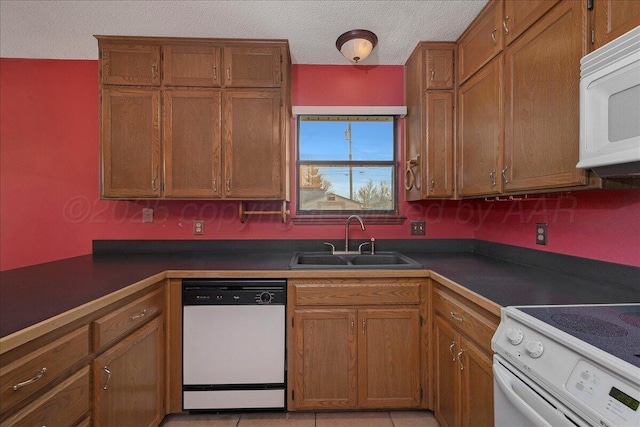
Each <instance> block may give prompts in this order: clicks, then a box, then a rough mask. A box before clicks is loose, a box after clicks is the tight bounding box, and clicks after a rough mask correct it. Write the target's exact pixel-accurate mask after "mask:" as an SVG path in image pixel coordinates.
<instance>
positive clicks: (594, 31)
mask: <svg viewBox="0 0 640 427" xmlns="http://www.w3.org/2000/svg"><path fill="white" fill-rule="evenodd" d="M595 42H596V30H591V44H595Z"/></svg>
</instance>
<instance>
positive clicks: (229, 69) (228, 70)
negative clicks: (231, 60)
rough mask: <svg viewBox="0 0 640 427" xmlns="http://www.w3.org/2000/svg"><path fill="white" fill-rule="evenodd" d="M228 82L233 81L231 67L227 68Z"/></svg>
mask: <svg viewBox="0 0 640 427" xmlns="http://www.w3.org/2000/svg"><path fill="white" fill-rule="evenodd" d="M227 80H231V67H227Z"/></svg>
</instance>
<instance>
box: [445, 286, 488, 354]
mask: <svg viewBox="0 0 640 427" xmlns="http://www.w3.org/2000/svg"><path fill="white" fill-rule="evenodd" d="M470 304H472V303H470ZM470 304H469V305H467V304H464V303H463V302H462V301H459V300H458V299H457V298H455V297H454V296H452V295H449V294H447V293H445V292H444V291H442V290H441V289H434V292H433V308H434V310H435V312H436V313H438V314H440V315H441V316H442V317H443V318H445V319H446V320H447V321H448V322H449V323H450V324H451V325H453V326H454V327H455V328H457V329H459V330H460V331H461V332H462V333H463V334H464V335H465V336H466V337H467V338H469V339H471V340H472V341H475V342H476V344H478V345H479V346H481V347H482V348H483V349H484V350H486V351H487V352H489V353H491V337H493V334H494V333H495V331H496V328H497V327H498V319H497V318H495V319H489V318H488V317H487V316H485V315H483V314H481V313H480V312H479V311H478V310H476V309H474V308H472V307H471V305H470ZM479 310H480V309H479Z"/></svg>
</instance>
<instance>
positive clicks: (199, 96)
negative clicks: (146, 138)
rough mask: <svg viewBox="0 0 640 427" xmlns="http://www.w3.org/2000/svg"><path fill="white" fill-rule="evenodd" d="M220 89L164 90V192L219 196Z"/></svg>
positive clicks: (199, 196)
mask: <svg viewBox="0 0 640 427" xmlns="http://www.w3.org/2000/svg"><path fill="white" fill-rule="evenodd" d="M221 114H222V112H221V93H220V91H219V90H218V91H216V90H167V91H165V92H164V122H163V123H164V138H163V143H164V146H163V148H164V149H163V151H164V163H165V192H164V194H165V196H166V197H181V198H201V197H209V198H215V197H220V195H221V189H222V163H221V162H222V157H221V129H220V123H221Z"/></svg>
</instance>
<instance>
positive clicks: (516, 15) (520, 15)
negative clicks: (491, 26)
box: [502, 0, 560, 45]
mask: <svg viewBox="0 0 640 427" xmlns="http://www.w3.org/2000/svg"><path fill="white" fill-rule="evenodd" d="M559 1H560V0H527V1H521V0H504V21H503V23H502V30H503V31H504V38H505V41H506V43H505V44H507V45H509V44H510V43H511V42H512V41H514V40H515V39H516V38H517V37H518V36H519V35H520V34H522V33H523V32H524V31H525V30H526V29H527V28H529V27H530V26H531V25H532V24H533V23H534V22H536V21H537V20H538V19H540V17H542V16H543V15H544V14H545V13H547V11H549V9H551V8H552V7H553V6H555V5H556V4H557V3H558V2H559Z"/></svg>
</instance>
